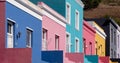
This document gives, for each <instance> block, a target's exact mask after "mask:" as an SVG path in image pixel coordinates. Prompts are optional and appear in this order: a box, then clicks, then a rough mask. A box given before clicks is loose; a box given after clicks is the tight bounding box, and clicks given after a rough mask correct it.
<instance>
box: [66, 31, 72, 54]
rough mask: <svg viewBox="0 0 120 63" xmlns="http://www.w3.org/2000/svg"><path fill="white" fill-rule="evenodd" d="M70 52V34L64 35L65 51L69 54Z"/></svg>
mask: <svg viewBox="0 0 120 63" xmlns="http://www.w3.org/2000/svg"><path fill="white" fill-rule="evenodd" d="M70 50H71V43H70V34H69V33H66V51H67V52H70Z"/></svg>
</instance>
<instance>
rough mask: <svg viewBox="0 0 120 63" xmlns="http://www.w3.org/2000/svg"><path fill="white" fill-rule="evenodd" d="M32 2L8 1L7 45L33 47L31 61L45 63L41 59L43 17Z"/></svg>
mask: <svg viewBox="0 0 120 63" xmlns="http://www.w3.org/2000/svg"><path fill="white" fill-rule="evenodd" d="M30 4H31V3H29V2H26V1H24V2H23V1H22V0H21V1H16V0H7V1H6V17H5V18H6V23H5V24H6V38H7V39H6V44H5V45H6V48H8V49H11V48H12V49H18V50H20V49H31V52H29V53H31V58H30V59H31V60H30V61H31V63H44V62H43V61H42V60H41V42H42V40H41V39H42V17H41V15H40V14H39V13H37V12H35V11H36V10H35V7H33V5H32V4H31V5H30ZM31 8H32V9H31ZM29 53H22V54H25V55H26V54H29ZM26 58H27V57H26ZM19 59H21V58H19ZM18 63H19V62H18ZM23 63H24V62H23Z"/></svg>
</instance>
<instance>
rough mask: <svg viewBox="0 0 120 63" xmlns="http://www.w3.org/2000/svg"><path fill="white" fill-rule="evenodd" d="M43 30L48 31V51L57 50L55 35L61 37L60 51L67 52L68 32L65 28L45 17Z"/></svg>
mask: <svg viewBox="0 0 120 63" xmlns="http://www.w3.org/2000/svg"><path fill="white" fill-rule="evenodd" d="M42 28H44V29H46V30H48V32H47V34H48V36H47V39H48V40H47V41H48V48H47V49H48V50H55V35H58V36H59V40H60V42H59V50H64V51H65V45H66V44H65V42H66V39H65V36H66V32H65V31H66V30H65V27H63V26H62V25H60V24H58V23H57V22H55V21H53V20H52V19H50V18H49V17H47V16H43V22H42Z"/></svg>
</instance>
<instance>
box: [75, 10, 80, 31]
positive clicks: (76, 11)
mask: <svg viewBox="0 0 120 63" xmlns="http://www.w3.org/2000/svg"><path fill="white" fill-rule="evenodd" d="M76 13H78V19H77V20H78V23H76V22H77V20H76V16H77V15H76ZM79 17H80V14H79V11H78V10H77V9H76V10H75V28H76V29H77V30H79V23H80V22H79V21H80V20H79ZM76 24H77V25H78V27H76Z"/></svg>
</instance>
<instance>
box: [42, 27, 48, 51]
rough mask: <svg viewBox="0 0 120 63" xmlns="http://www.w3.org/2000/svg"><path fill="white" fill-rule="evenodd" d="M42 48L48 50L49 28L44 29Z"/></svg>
mask: <svg viewBox="0 0 120 63" xmlns="http://www.w3.org/2000/svg"><path fill="white" fill-rule="evenodd" d="M42 50H47V30H46V29H43V31H42Z"/></svg>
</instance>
